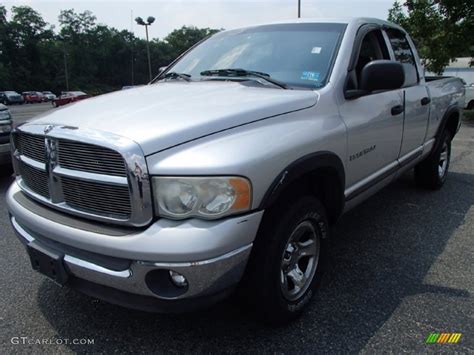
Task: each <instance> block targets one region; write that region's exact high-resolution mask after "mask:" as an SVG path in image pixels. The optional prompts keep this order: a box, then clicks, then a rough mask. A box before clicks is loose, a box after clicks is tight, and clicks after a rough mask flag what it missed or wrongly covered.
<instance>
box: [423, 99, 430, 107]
mask: <svg viewBox="0 0 474 355" xmlns="http://www.w3.org/2000/svg"><path fill="white" fill-rule="evenodd" d="M430 102H431V99H430V98H429V97H424V98H422V99H421V106H426V105H428V104H429V103H430Z"/></svg>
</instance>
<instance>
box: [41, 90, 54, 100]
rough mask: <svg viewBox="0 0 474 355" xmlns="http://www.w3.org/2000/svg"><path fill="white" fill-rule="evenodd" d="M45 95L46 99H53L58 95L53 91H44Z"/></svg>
mask: <svg viewBox="0 0 474 355" xmlns="http://www.w3.org/2000/svg"><path fill="white" fill-rule="evenodd" d="M43 95H44V97H45V99H46V100H45V101H53V100H56V98H57V96H56V95H54V94H53V93H52V92H51V91H43Z"/></svg>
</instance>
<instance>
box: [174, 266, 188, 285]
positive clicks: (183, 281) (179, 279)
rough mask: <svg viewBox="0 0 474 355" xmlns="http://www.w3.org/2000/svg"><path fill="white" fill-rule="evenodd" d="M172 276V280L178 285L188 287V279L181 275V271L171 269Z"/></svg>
mask: <svg viewBox="0 0 474 355" xmlns="http://www.w3.org/2000/svg"><path fill="white" fill-rule="evenodd" d="M170 277H171V281H173V283H174V284H175V285H176V286H177V287H186V286H188V281H186V278H185V277H184V276H183V275H181V274H180V273H178V272H176V271H173V270H170Z"/></svg>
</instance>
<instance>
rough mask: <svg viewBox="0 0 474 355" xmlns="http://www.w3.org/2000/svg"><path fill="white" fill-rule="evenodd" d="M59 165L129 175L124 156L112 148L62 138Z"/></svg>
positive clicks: (108, 173)
mask: <svg viewBox="0 0 474 355" xmlns="http://www.w3.org/2000/svg"><path fill="white" fill-rule="evenodd" d="M58 143H59V144H58V159H59V165H61V166H62V167H64V168H68V169H72V170H79V171H86V172H91V173H97V174H107V175H112V176H124V177H126V176H127V173H126V170H125V164H124V161H123V158H122V156H121V155H120V154H119V153H117V152H115V151H113V150H112V149H108V148H104V147H100V146H97V145H92V144H85V143H81V142H74V141H68V140H63V139H60V140H59V142H58Z"/></svg>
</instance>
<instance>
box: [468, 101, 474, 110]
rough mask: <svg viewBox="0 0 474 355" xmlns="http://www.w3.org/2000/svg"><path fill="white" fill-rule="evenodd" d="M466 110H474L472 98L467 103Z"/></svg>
mask: <svg viewBox="0 0 474 355" xmlns="http://www.w3.org/2000/svg"><path fill="white" fill-rule="evenodd" d="M467 109H468V110H474V100H471V101H470V102H469V104H468V105H467Z"/></svg>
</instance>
